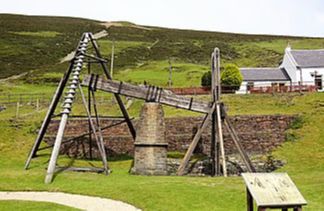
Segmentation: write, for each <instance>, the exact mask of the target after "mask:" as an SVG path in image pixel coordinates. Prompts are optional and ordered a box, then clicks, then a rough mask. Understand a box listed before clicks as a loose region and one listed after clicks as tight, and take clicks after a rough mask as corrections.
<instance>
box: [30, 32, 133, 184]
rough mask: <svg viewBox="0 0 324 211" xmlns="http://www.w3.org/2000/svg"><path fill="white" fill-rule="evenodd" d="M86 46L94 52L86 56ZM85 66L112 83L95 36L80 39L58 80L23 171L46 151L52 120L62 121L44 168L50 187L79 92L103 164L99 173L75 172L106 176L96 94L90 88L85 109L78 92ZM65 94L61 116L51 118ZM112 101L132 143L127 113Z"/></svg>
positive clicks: (118, 97)
mask: <svg viewBox="0 0 324 211" xmlns="http://www.w3.org/2000/svg"><path fill="white" fill-rule="evenodd" d="M89 45H92V47H93V49H94V52H93V54H89V53H87V50H88V49H89ZM84 63H88V70H89V73H91V71H90V64H91V63H99V64H100V66H101V67H102V69H103V72H104V74H105V76H106V78H107V79H111V76H110V74H109V72H108V68H107V64H106V63H107V61H106V60H105V59H103V58H102V57H101V54H100V51H99V48H98V45H97V43H96V40H95V39H94V36H93V35H92V33H84V34H83V35H82V37H81V40H80V42H79V44H78V46H77V48H76V50H75V54H74V57H73V58H72V60H71V61H70V66H69V68H68V70H67V71H66V73H65V74H64V76H63V78H62V79H61V81H60V83H59V85H58V87H57V90H56V92H55V94H54V96H53V99H52V102H51V104H50V106H49V109H48V112H47V114H46V116H45V119H44V121H43V123H42V126H41V128H40V131H39V133H38V136H37V138H36V140H35V143H34V145H33V147H32V150H31V152H30V153H29V155H28V158H27V161H26V164H25V169H28V167H29V165H30V162H31V160H32V158H34V157H36V156H37V151H39V150H43V149H47V148H49V147H43V148H40V144H41V142H42V140H43V138H44V136H45V133H46V130H47V129H48V126H49V124H50V121H51V119H52V118H54V117H55V116H60V117H61V120H60V124H59V128H58V131H57V135H56V139H55V142H54V145H51V146H50V147H53V150H52V154H51V158H50V161H49V165H48V168H47V174H46V178H45V183H51V182H52V180H53V175H54V173H55V171H56V164H57V158H58V156H59V151H60V147H61V144H62V143H64V142H65V141H63V137H64V130H65V127H66V124H67V121H68V118H69V116H70V113H71V110H72V105H73V101H74V99H75V95H76V93H77V91H79V93H80V95H81V98H82V103H83V105H84V109H85V111H86V117H87V118H88V120H89V134H90V135H91V134H93V136H94V137H95V141H96V144H97V147H98V151H99V153H100V155H101V158H102V162H103V169H99V170H98V169H89V168H84V169H81V168H77V169H78V170H80V169H81V170H83V171H86V170H90V171H91V170H94V171H100V172H105V174H108V173H109V168H108V164H107V156H106V150H105V146H104V143H103V137H102V132H101V127H100V121H99V117H98V112H97V107H96V101H95V94H94V91H95V90H93V89H91V87H88V88H89V92H88V93H89V94H88V100H89V101H88V105H87V102H86V98H85V95H84V93H83V90H82V88H81V85H80V81H79V80H80V74H81V71H82V69H83V67H84V66H85V65H84ZM64 90H65V91H66V94H65V96H64V100H63V106H62V111H61V112H60V114H59V115H55V114H54V112H55V109H56V108H57V105H58V103H59V101H60V99H61V97H62V95H63V91H64ZM115 98H116V101H117V103H118V105H119V107H120V109H121V112H122V114H123V116H124V118H125V121H126V122H127V125H128V127H129V130H130V133H131V135H132V137H133V139H135V137H136V132H135V129H134V127H133V124H132V122H131V120H130V118H129V116H128V113H127V110H126V109H125V106H124V104H123V102H122V100H121V98H120V96H119V95H118V94H115ZM91 99H92V103H91ZM91 104H93V108H94V115H95V116H92V115H91V113H90V111H91V110H90V109H91ZM94 120H95V121H94ZM68 141H73V139H72V140H68ZM90 150H91V149H90ZM71 169H72V170H73V168H71Z"/></svg>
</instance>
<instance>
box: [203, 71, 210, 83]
mask: <svg viewBox="0 0 324 211" xmlns="http://www.w3.org/2000/svg"><path fill="white" fill-rule="evenodd" d="M201 86H208V87H210V86H211V72H210V71H208V72H205V73H204V75H203V76H202V77H201Z"/></svg>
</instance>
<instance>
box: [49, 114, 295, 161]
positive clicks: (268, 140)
mask: <svg viewBox="0 0 324 211" xmlns="http://www.w3.org/2000/svg"><path fill="white" fill-rule="evenodd" d="M202 118H203V117H175V118H165V126H166V140H167V143H168V151H179V152H185V151H186V149H187V148H188V146H189V144H190V143H191V141H192V138H193V136H194V134H195V132H196V130H197V128H198V127H199V125H200V123H201V121H202ZM293 119H294V116H288V115H242V116H231V117H230V120H231V122H232V124H233V125H234V127H235V128H236V131H237V133H238V135H239V137H240V138H241V140H242V144H243V147H244V149H245V150H246V151H247V152H248V153H258V154H260V153H266V152H269V151H271V150H272V149H274V148H276V147H278V146H280V144H282V143H283V142H284V140H285V131H286V130H287V129H288V127H289V124H290V123H291V122H292V121H293ZM119 121H120V120H118V119H115V120H111V119H103V120H101V127H102V128H103V127H105V126H107V125H110V124H114V123H117V122H119ZM133 123H134V125H135V127H137V120H134V121H133ZM58 124H59V121H58V120H52V122H51V124H50V126H49V130H48V133H47V135H46V140H47V142H53V141H54V139H55V135H56V131H57V128H58ZM88 127H89V126H88V121H87V120H85V119H73V120H72V119H70V120H69V121H68V125H67V129H66V132H65V139H68V138H71V137H74V136H79V135H81V134H83V133H86V132H87V130H88ZM223 131H224V144H225V152H226V154H236V153H238V152H237V150H236V148H235V145H234V143H233V141H232V140H231V138H230V136H229V134H228V133H227V131H226V130H223ZM103 135H104V142H105V146H106V149H107V152H108V156H115V155H121V154H128V155H131V156H133V154H134V142H133V140H132V137H131V135H130V133H129V132H128V128H127V125H126V123H123V124H120V125H118V126H116V127H113V128H109V129H106V130H104V131H103ZM87 139H88V136H85V137H83V138H80V139H79V141H78V142H74V144H63V149H64V148H65V149H67V148H69V153H71V154H73V153H75V151H78V153H79V155H83V154H86V155H87V154H88V153H89V150H88V149H89V147H88V144H87V143H88V142H87ZM209 140H210V127H208V128H207V130H206V131H204V133H203V136H202V138H201V141H200V143H199V144H198V147H197V149H196V152H200V153H204V154H207V155H208V154H209V152H210V142H209ZM75 143H79V144H77V145H76V144H75ZM92 145H93V146H94V147H93V152H92V154H93V155H94V156H96V155H98V150H97V149H96V146H95V145H96V144H95V140H94V138H93V144H92ZM71 146H72V147H71Z"/></svg>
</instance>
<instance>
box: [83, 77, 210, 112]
mask: <svg viewBox="0 0 324 211" xmlns="http://www.w3.org/2000/svg"><path fill="white" fill-rule="evenodd" d="M90 80H91V76H86V77H85V78H84V79H83V81H82V85H83V86H89V85H90V86H91V84H90ZM96 89H98V90H102V91H107V92H110V93H115V94H120V95H124V96H128V97H133V98H138V99H142V100H149V101H150V102H157V103H161V104H164V105H168V106H172V107H176V108H181V109H187V110H190V111H195V112H200V113H208V112H209V111H210V104H209V103H207V102H200V101H196V100H193V99H191V98H186V97H183V96H178V95H175V94H173V93H172V92H169V91H166V90H163V89H160V88H155V87H151V86H149V87H145V86H137V85H132V84H129V83H123V82H119V81H112V80H104V79H102V78H99V79H98V81H97V84H96Z"/></svg>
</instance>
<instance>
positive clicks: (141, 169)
mask: <svg viewBox="0 0 324 211" xmlns="http://www.w3.org/2000/svg"><path fill="white" fill-rule="evenodd" d="M167 146H168V144H167V142H166V139H165V123H164V114H163V110H162V106H161V105H160V104H158V103H151V102H146V103H145V104H144V105H143V108H142V111H141V114H140V120H139V122H138V126H137V131H136V140H135V152H134V167H133V169H132V173H134V174H140V175H166V174H167Z"/></svg>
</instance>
